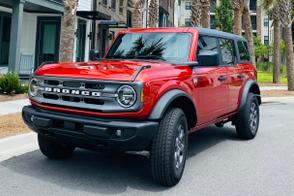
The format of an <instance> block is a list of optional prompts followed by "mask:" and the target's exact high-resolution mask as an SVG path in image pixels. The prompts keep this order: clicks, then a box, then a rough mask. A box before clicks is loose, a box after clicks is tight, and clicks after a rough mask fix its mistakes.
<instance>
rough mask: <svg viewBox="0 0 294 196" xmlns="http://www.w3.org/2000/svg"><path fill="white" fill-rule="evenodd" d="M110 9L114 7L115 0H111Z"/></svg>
mask: <svg viewBox="0 0 294 196" xmlns="http://www.w3.org/2000/svg"><path fill="white" fill-rule="evenodd" d="M111 9H113V10H115V9H116V0H111Z"/></svg>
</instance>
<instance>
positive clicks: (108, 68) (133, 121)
mask: <svg viewBox="0 0 294 196" xmlns="http://www.w3.org/2000/svg"><path fill="white" fill-rule="evenodd" d="M256 77H257V76H256V69H255V67H254V66H253V65H252V63H251V61H250V55H249V52H248V47H247V42H246V40H245V39H244V38H243V37H241V36H237V35H233V34H229V33H224V32H220V31H216V30H211V29H204V28H150V29H130V30H124V31H122V32H120V33H119V34H118V35H117V37H116V38H115V40H114V42H113V44H112V46H111V47H110V48H109V50H108V51H107V52H106V54H105V55H104V56H103V58H99V59H96V60H93V61H90V62H82V63H60V64H47V65H43V66H41V67H39V68H38V69H37V70H36V71H35V73H34V74H33V76H32V78H31V80H30V83H29V98H30V101H31V105H30V106H25V107H24V108H23V111H22V114H23V119H24V122H25V123H26V124H27V125H28V126H29V127H30V128H31V129H32V130H34V131H35V132H37V133H38V142H39V147H40V150H41V152H42V153H43V154H44V155H45V156H47V157H48V158H51V159H62V158H66V157H68V156H69V155H71V154H72V152H73V151H74V149H75V148H76V147H80V148H87V149H92V150H98V149H112V150H121V151H143V150H145V151H149V152H150V162H151V171H152V176H153V178H154V180H155V181H156V182H157V183H159V184H162V185H165V186H173V185H175V184H177V183H178V182H179V180H180V179H181V177H182V175H183V171H184V167H185V161H186V158H187V149H188V135H189V134H191V133H193V132H195V131H197V130H199V129H202V128H204V127H207V126H211V125H216V126H219V127H221V126H223V124H224V123H227V122H232V124H233V125H235V127H236V132H237V135H238V136H239V137H240V138H242V139H246V140H247V139H253V138H254V137H255V135H256V133H257V130H258V125H259V105H260V104H261V98H260V90H259V87H258V84H257V83H256Z"/></svg>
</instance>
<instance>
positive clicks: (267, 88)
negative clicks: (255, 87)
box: [260, 86, 288, 91]
mask: <svg viewBox="0 0 294 196" xmlns="http://www.w3.org/2000/svg"><path fill="white" fill-rule="evenodd" d="M287 89H288V87H287V86H261V87H260V90H261V91H271V90H287Z"/></svg>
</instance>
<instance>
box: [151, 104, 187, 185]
mask: <svg viewBox="0 0 294 196" xmlns="http://www.w3.org/2000/svg"><path fill="white" fill-rule="evenodd" d="M180 133H183V134H180ZM180 138H182V139H180ZM179 141H180V142H179ZM181 142H183V143H181ZM176 144H178V145H177V146H176ZM182 144H184V145H182ZM179 146H180V147H181V148H177V147H179ZM180 149H181V150H180ZM187 149H188V125H187V120H186V116H185V114H184V112H183V111H182V110H181V109H179V108H171V109H170V110H168V111H167V112H166V114H165V116H164V117H163V119H162V120H161V121H160V125H159V130H158V132H157V134H156V135H155V136H154V139H153V143H152V149H151V170H152V176H153V179H154V181H155V182H157V183H159V184H161V185H163V186H174V185H176V184H177V183H178V182H179V181H180V179H181V178H182V175H183V172H184V168H185V162H186V156H187ZM177 152H182V153H177ZM176 153H177V154H176ZM177 155H179V156H177ZM176 157H177V158H176ZM179 157H181V158H179ZM177 160H178V161H177ZM180 160H181V161H180Z"/></svg>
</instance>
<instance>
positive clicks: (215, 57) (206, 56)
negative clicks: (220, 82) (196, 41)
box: [197, 50, 219, 66]
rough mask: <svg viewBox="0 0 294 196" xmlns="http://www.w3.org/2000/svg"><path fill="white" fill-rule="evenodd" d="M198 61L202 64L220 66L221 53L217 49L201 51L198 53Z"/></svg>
mask: <svg viewBox="0 0 294 196" xmlns="http://www.w3.org/2000/svg"><path fill="white" fill-rule="evenodd" d="M197 61H198V64H199V65H200V66H218V65H219V54H218V53H217V52H216V51H210V50H206V51H201V52H200V53H199V54H198V55H197Z"/></svg>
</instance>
